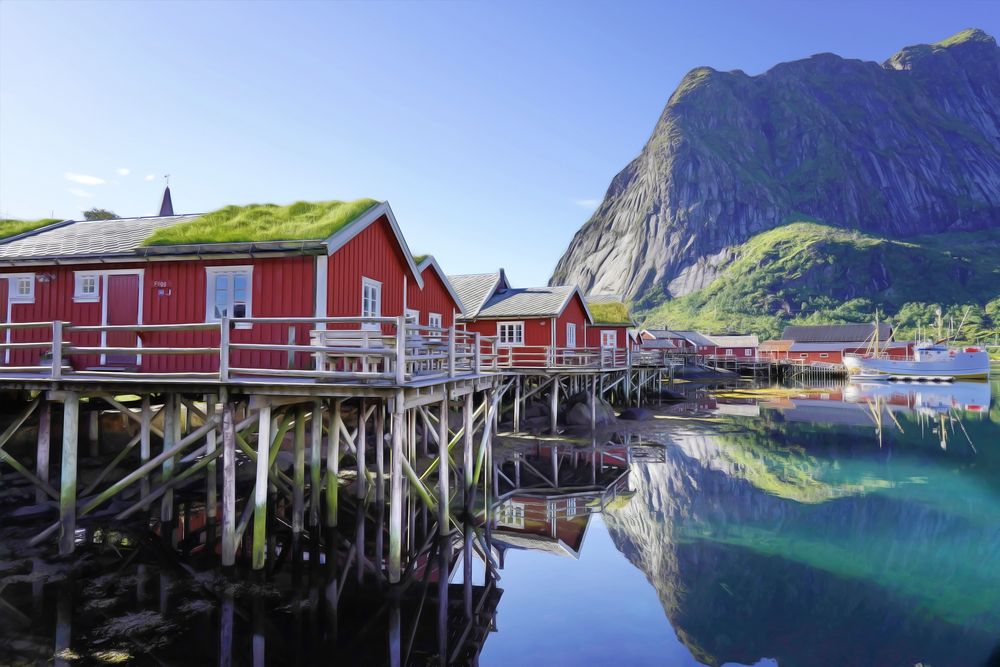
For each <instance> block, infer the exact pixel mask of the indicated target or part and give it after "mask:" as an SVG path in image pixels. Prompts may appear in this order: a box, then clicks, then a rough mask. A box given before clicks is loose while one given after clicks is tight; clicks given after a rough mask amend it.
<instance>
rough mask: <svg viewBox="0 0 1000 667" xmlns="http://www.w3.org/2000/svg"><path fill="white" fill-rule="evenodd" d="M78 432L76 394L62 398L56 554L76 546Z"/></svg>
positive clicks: (71, 549)
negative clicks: (57, 545)
mask: <svg viewBox="0 0 1000 667" xmlns="http://www.w3.org/2000/svg"><path fill="white" fill-rule="evenodd" d="M79 431H80V394H78V393H76V392H75V391H73V392H69V393H67V394H66V400H65V402H64V403H63V446H62V470H61V473H60V478H59V480H60V494H59V554H60V555H62V556H65V555H68V554H71V553H73V548H74V546H75V542H76V467H77V465H76V464H77V439H78V438H77V436H78V434H79Z"/></svg>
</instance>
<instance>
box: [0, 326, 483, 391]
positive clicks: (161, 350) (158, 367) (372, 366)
mask: <svg viewBox="0 0 1000 667" xmlns="http://www.w3.org/2000/svg"><path fill="white" fill-rule="evenodd" d="M16 337H21V338H24V337H27V338H30V340H11V339H12V338H16ZM0 341H2V342H0V362H2V363H3V366H0V375H6V376H8V377H9V376H11V375H17V376H28V377H35V378H44V379H53V380H59V379H63V378H68V377H70V376H77V377H84V376H92V375H100V376H105V377H117V378H130V379H150V378H158V377H163V378H186V379H204V380H217V381H219V382H238V381H241V380H261V379H264V378H270V377H275V378H285V379H292V380H296V381H310V380H311V381H322V382H347V383H354V382H382V383H390V384H406V383H410V382H414V381H422V380H431V379H435V378H454V377H461V376H469V375H479V374H480V373H483V372H487V371H490V370H495V369H496V367H497V360H496V356H495V355H492V354H490V353H489V352H488V350H490V349H492V343H491V342H490V341H485V344H484V341H481V340H480V336H479V334H476V333H469V332H465V331H459V330H456V329H453V328H442V327H430V326H423V325H419V324H414V323H408V322H407V321H406V318H405V317H377V318H358V317H325V318H311V317H300V318H270V317H255V318H241V319H238V320H233V319H227V318H224V319H223V320H221V321H219V322H205V323H189V324H155V325H150V324H143V325H71V324H68V323H66V322H61V321H55V322H23V323H14V324H2V323H0ZM8 341H10V342H8ZM53 341H59V343H58V344H56V343H54V342H53ZM272 341H273V342H272ZM484 349H485V350H487V351H484ZM12 355H14V356H17V357H18V361H19V363H11V356H12ZM178 357H182V358H183V360H182V361H178V360H177V358H178ZM22 361H23V363H20V362H22Z"/></svg>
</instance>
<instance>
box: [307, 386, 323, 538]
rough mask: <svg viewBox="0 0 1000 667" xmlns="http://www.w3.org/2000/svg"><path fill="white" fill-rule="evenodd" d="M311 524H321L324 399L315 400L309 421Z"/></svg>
mask: <svg viewBox="0 0 1000 667" xmlns="http://www.w3.org/2000/svg"><path fill="white" fill-rule="evenodd" d="M309 425H310V427H311V428H310V431H309V525H310V526H312V527H313V528H315V527H317V526H319V498H320V484H321V480H322V475H323V471H322V470H321V469H320V466H321V465H322V455H323V450H322V447H323V401H313V406H312V419H311V421H310V422H309Z"/></svg>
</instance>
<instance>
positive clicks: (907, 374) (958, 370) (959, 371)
mask: <svg viewBox="0 0 1000 667" xmlns="http://www.w3.org/2000/svg"><path fill="white" fill-rule="evenodd" d="M844 366H845V367H846V368H847V372H848V373H849V374H850V375H851V376H852V377H857V376H865V378H866V379H870V378H871V377H872V376H881V377H883V378H885V379H890V378H891V379H899V380H906V379H921V380H938V381H946V382H948V381H951V380H987V379H989V376H990V357H989V354H988V353H987V352H986V350H985V349H983V348H981V347H961V348H955V347H949V346H947V345H942V344H939V343H926V344H923V345H920V346H918V347H917V348H916V349H915V350H914V352H913V358H912V359H890V358H888V357H886V356H875V355H868V356H866V355H859V354H847V355H844Z"/></svg>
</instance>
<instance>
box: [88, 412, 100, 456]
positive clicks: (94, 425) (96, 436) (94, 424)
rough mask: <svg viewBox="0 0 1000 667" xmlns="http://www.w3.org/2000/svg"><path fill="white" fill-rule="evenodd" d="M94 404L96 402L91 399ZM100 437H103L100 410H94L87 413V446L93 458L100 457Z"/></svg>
mask: <svg viewBox="0 0 1000 667" xmlns="http://www.w3.org/2000/svg"><path fill="white" fill-rule="evenodd" d="M91 402H92V404H93V403H95V402H96V401H93V399H91ZM100 437H101V413H100V411H99V410H95V409H93V407H91V409H90V410H88V411H87V445H88V446H89V451H88V454H89V455H90V457H91V458H97V457H98V456H100V454H101V451H100Z"/></svg>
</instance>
